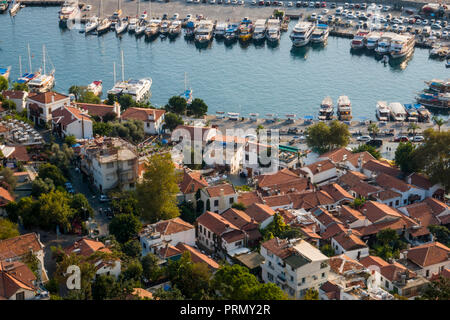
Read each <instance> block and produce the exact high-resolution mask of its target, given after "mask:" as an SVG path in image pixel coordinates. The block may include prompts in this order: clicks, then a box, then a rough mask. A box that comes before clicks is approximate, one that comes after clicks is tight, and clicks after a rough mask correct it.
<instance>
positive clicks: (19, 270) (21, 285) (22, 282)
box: [0, 260, 36, 300]
mask: <svg viewBox="0 0 450 320" xmlns="http://www.w3.org/2000/svg"><path fill="white" fill-rule="evenodd" d="M35 280H36V276H35V275H34V274H33V272H32V271H31V270H30V268H28V267H27V265H26V264H24V263H22V262H17V261H15V262H6V261H1V260H0V298H6V299H9V298H11V297H12V296H13V295H14V294H15V293H16V292H17V291H19V290H21V289H22V290H28V291H35V290H36V288H35V287H34V284H33V281H35ZM0 300H1V299H0Z"/></svg>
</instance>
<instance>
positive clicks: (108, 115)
mask: <svg viewBox="0 0 450 320" xmlns="http://www.w3.org/2000/svg"><path fill="white" fill-rule="evenodd" d="M116 119H117V114H116V113H115V112H112V111H110V112H108V113H106V114H105V115H104V116H103V119H102V120H103V122H110V121H114V120H116Z"/></svg>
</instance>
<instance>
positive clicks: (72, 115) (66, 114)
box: [52, 106, 91, 126]
mask: <svg viewBox="0 0 450 320" xmlns="http://www.w3.org/2000/svg"><path fill="white" fill-rule="evenodd" d="M79 120H83V121H89V122H91V118H90V117H89V116H88V115H87V114H86V113H84V112H82V111H81V110H80V109H78V108H75V107H66V106H64V107H61V108H58V109H56V110H55V111H53V112H52V121H53V122H54V123H57V124H61V125H62V126H67V125H69V124H71V123H72V122H75V121H79Z"/></svg>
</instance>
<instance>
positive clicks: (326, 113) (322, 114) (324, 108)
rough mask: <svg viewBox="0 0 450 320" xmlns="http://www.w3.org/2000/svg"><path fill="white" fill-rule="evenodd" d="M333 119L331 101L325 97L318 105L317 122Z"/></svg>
mask: <svg viewBox="0 0 450 320" xmlns="http://www.w3.org/2000/svg"><path fill="white" fill-rule="evenodd" d="M332 118H333V100H332V99H331V97H325V98H324V99H323V100H322V103H321V104H320V110H319V120H331V119H332Z"/></svg>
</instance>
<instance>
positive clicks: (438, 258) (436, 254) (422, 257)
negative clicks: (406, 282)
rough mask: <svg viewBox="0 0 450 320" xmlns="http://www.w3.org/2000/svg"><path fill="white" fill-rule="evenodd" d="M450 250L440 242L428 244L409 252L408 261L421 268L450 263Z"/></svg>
mask: <svg viewBox="0 0 450 320" xmlns="http://www.w3.org/2000/svg"><path fill="white" fill-rule="evenodd" d="M449 254H450V248H448V247H447V246H445V245H443V244H442V243H440V242H433V243H427V244H424V245H421V246H417V247H414V248H411V249H409V250H408V253H407V258H408V260H410V261H412V262H414V263H415V264H417V265H418V266H420V267H422V268H423V267H428V266H432V265H435V264H438V263H442V262H445V261H449Z"/></svg>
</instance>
